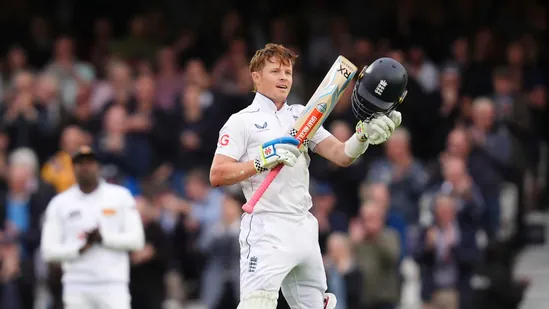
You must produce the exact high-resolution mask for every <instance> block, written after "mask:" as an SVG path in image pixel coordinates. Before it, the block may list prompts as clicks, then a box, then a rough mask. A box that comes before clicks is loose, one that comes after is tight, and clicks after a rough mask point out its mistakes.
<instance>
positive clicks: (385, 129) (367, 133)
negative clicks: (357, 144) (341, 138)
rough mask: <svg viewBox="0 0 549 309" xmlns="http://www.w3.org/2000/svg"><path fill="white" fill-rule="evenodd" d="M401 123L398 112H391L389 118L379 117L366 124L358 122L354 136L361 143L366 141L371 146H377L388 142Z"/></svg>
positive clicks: (400, 116)
mask: <svg viewBox="0 0 549 309" xmlns="http://www.w3.org/2000/svg"><path fill="white" fill-rule="evenodd" d="M401 122H402V115H401V114H400V112H397V111H392V112H391V113H390V114H389V116H386V115H379V116H376V117H374V118H373V119H371V120H370V121H368V122H363V121H359V122H358V123H357V125H356V135H357V137H358V139H359V140H360V141H361V142H366V141H368V143H369V144H371V145H378V144H381V143H383V142H385V141H386V140H388V139H389V137H391V134H393V132H394V131H395V129H396V128H397V127H398V126H399V125H400V123H401Z"/></svg>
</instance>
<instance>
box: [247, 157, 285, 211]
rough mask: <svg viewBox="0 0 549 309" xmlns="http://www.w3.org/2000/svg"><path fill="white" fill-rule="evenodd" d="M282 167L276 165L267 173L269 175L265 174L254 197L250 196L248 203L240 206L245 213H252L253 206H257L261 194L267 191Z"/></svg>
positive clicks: (282, 165)
mask: <svg viewBox="0 0 549 309" xmlns="http://www.w3.org/2000/svg"><path fill="white" fill-rule="evenodd" d="M283 167H284V164H278V165H277V166H276V167H275V168H273V169H271V170H270V171H269V174H267V177H266V178H265V180H263V182H262V183H261V185H260V186H259V188H257V190H256V191H255V193H254V195H252V197H251V198H250V200H249V201H248V203H246V204H244V206H242V210H244V211H245V212H246V213H249V214H251V213H252V212H253V211H254V208H255V205H256V204H257V202H258V201H259V199H260V198H261V197H262V196H263V193H265V190H267V188H268V187H269V186H270V185H271V183H272V182H273V180H274V179H275V178H276V176H277V175H278V173H280V170H281V169H282V168H283Z"/></svg>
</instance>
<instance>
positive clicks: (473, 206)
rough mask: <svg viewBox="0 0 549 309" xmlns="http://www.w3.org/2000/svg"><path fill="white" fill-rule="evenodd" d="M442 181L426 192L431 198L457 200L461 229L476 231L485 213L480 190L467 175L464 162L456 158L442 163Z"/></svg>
mask: <svg viewBox="0 0 549 309" xmlns="http://www.w3.org/2000/svg"><path fill="white" fill-rule="evenodd" d="M442 169H443V172H442V173H443V180H442V181H441V182H438V183H437V184H436V185H434V187H433V189H431V190H430V191H427V192H426V193H425V194H426V195H432V197H434V196H436V195H438V194H446V195H451V196H452V197H454V198H455V199H457V202H456V203H457V206H456V211H457V216H458V221H459V224H460V225H461V227H462V228H473V229H478V228H480V227H482V225H481V223H482V222H481V219H482V215H483V214H484V211H485V204H484V199H483V198H482V194H481V192H480V189H479V188H478V186H477V185H476V183H475V182H474V180H473V179H472V178H471V176H470V175H469V173H468V171H467V168H466V166H465V161H464V160H463V159H461V158H458V157H448V158H447V159H446V161H445V162H444V163H443V167H442Z"/></svg>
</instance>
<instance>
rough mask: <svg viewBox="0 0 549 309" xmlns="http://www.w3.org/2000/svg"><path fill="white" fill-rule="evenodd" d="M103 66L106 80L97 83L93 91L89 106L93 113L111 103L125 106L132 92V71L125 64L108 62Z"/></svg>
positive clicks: (115, 61)
mask: <svg viewBox="0 0 549 309" xmlns="http://www.w3.org/2000/svg"><path fill="white" fill-rule="evenodd" d="M105 66H106V69H105V70H106V75H107V76H106V80H101V81H98V82H97V83H96V84H95V85H94V89H93V94H92V98H91V106H92V110H93V112H94V113H96V112H99V111H102V110H103V109H104V107H105V106H109V105H111V103H114V104H120V105H125V104H126V103H127V102H128V100H129V98H130V97H131V95H132V91H133V79H132V70H131V68H130V66H129V65H128V64H127V63H125V62H124V61H121V60H110V61H109V62H107V63H106V64H105Z"/></svg>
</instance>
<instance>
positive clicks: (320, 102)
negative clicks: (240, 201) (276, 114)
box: [242, 56, 357, 214]
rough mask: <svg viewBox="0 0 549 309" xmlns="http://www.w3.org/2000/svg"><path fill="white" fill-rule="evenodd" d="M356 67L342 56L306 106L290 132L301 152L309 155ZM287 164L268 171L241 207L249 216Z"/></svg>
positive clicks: (352, 76)
mask: <svg viewBox="0 0 549 309" xmlns="http://www.w3.org/2000/svg"><path fill="white" fill-rule="evenodd" d="M356 72H357V67H356V66H355V65H354V64H353V63H352V62H350V61H349V60H348V59H347V58H345V57H343V56H339V57H337V59H336V61H335V62H334V64H333V65H332V67H331V68H330V70H329V71H328V73H327V74H326V76H325V77H324V79H323V80H322V82H321V83H320V85H319V86H318V88H317V89H316V91H315V93H314V94H313V96H312V97H311V99H309V102H307V105H305V109H304V110H303V113H302V114H301V116H300V117H299V118H298V119H297V120H296V122H295V124H294V126H293V128H292V129H291V130H290V132H288V133H289V134H290V135H291V136H293V137H295V138H296V139H297V140H298V141H299V149H300V150H301V151H306V149H305V148H306V147H307V146H308V144H309V137H310V136H311V137H312V136H313V135H314V134H315V133H316V131H317V130H318V128H320V126H321V125H322V123H324V121H325V120H326V118H327V117H328V115H330V113H331V112H332V110H333V109H334V107H335V105H336V104H337V102H338V101H339V99H340V98H341V96H342V95H343V92H344V91H345V89H346V88H347V86H349V83H350V82H351V80H352V79H353V78H354V76H355V74H356ZM282 167H284V164H279V165H277V166H276V167H275V168H273V169H271V170H270V171H269V174H268V175H267V177H266V178H265V180H263V182H262V183H261V185H260V186H259V188H258V189H257V190H256V191H255V193H254V195H253V196H252V197H251V198H250V200H249V201H248V203H246V204H244V206H242V209H243V210H244V211H245V212H246V213H249V214H250V213H252V212H253V211H254V208H255V205H256V204H257V202H258V201H259V199H260V198H261V197H262V196H263V194H264V193H265V191H266V190H267V188H269V186H270V185H271V183H272V182H273V180H274V179H275V178H276V176H277V175H278V173H280V170H281V169H282Z"/></svg>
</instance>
